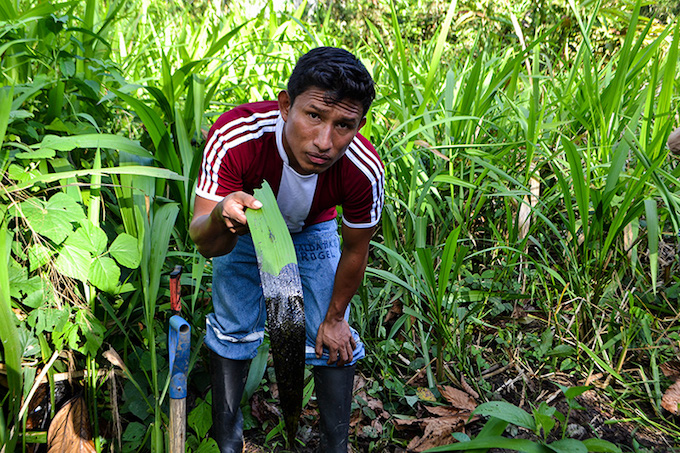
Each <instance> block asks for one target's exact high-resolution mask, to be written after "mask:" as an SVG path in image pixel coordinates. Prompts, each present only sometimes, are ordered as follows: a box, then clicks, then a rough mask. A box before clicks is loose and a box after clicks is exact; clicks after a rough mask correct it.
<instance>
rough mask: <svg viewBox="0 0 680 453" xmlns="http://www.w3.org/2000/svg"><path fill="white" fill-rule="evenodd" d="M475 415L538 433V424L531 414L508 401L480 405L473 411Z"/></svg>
mask: <svg viewBox="0 0 680 453" xmlns="http://www.w3.org/2000/svg"><path fill="white" fill-rule="evenodd" d="M473 414H477V415H485V416H487V417H496V418H500V419H501V420H505V421H506V422H508V423H512V424H513V425H517V426H521V427H522V428H526V429H528V430H531V431H536V422H535V421H534V418H533V417H532V416H531V414H529V413H528V412H527V411H525V410H524V409H521V408H519V407H517V406H515V405H514V404H510V403H508V402H506V401H489V402H488V403H484V404H480V405H479V406H477V408H476V409H475V410H474V411H473Z"/></svg>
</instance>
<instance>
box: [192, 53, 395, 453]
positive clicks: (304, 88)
mask: <svg viewBox="0 0 680 453" xmlns="http://www.w3.org/2000/svg"><path fill="white" fill-rule="evenodd" d="M374 97H375V90H374V87H373V80H372V78H371V76H370V74H369V73H368V71H367V70H366V68H365V67H364V65H363V64H362V63H361V62H360V61H359V60H358V59H357V58H356V57H355V56H354V55H352V54H351V53H349V52H347V51H345V50H341V49H336V48H331V47H320V48H316V49H313V50H311V51H310V52H308V53H307V54H305V55H304V56H302V57H301V58H300V60H299V61H298V63H297V64H296V66H295V68H294V70H293V73H292V74H291V77H290V79H289V82H288V89H287V90H285V91H282V92H281V93H279V95H278V102H276V101H272V102H258V103H253V104H246V105H242V106H240V107H237V108H235V109H233V110H231V111H229V112H227V113H225V114H223V115H222V116H221V117H220V118H219V119H218V120H217V122H216V123H215V124H214V125H213V127H212V128H211V130H210V133H209V135H208V141H207V143H206V147H205V151H204V155H203V162H202V165H201V172H200V175H199V178H198V183H197V188H196V202H195V207H194V217H193V220H192V222H191V227H190V233H191V237H192V239H193V240H194V242H195V243H196V245H197V247H198V249H199V251H200V252H201V254H203V255H204V256H206V257H214V259H213V305H214V313H211V314H210V315H209V316H208V318H207V321H206V339H205V342H206V345H207V346H208V348H209V349H210V350H211V365H212V373H211V374H212V386H213V437H214V438H215V439H216V440H217V443H218V444H219V446H220V450H221V451H222V452H223V453H225V452H233V451H241V450H242V448H243V430H242V415H241V413H240V410H239V403H240V401H241V397H242V394H243V387H244V383H245V379H246V376H247V369H248V365H249V362H250V360H251V359H252V358H253V357H255V355H256V354H257V351H256V350H257V347H258V346H259V345H260V344H261V343H262V339H263V337H264V325H265V319H266V314H265V302H264V297H263V295H262V289H261V287H260V280H259V274H258V269H257V262H256V257H255V252H254V249H253V245H252V239H251V238H250V235H249V234H248V227H247V224H246V215H245V211H246V209H259V208H260V207H261V206H262V205H261V203H260V202H259V201H258V200H256V199H255V198H254V197H253V196H252V193H253V189H255V188H257V187H259V186H260V185H261V184H262V181H263V180H266V181H268V182H269V184H270V185H271V187H272V189H273V190H274V193H275V194H276V196H277V203H278V205H279V208H280V209H281V212H282V214H283V216H284V219H285V220H286V224H287V225H288V228H289V230H290V232H291V234H292V238H293V243H294V244H295V249H296V254H297V259H298V266H299V269H300V277H301V281H302V286H303V297H304V306H305V318H306V335H307V339H306V343H307V344H306V363H307V364H309V365H312V366H313V367H314V368H313V374H314V380H315V388H316V396H317V402H318V404H319V411H320V423H319V424H320V438H321V451H325V452H342V453H345V452H346V451H347V436H348V428H349V416H350V408H351V398H352V384H353V380H354V369H355V364H356V361H357V360H359V359H361V358H362V357H363V356H364V355H365V352H364V346H363V344H362V343H361V341H360V339H359V336H358V334H357V333H356V331H354V330H353V329H352V328H351V327H350V326H349V324H348V322H347V320H348V318H349V303H350V300H351V298H352V296H353V295H354V293H355V292H356V290H357V288H358V287H359V284H360V283H361V280H362V278H363V275H364V271H365V269H366V263H367V260H368V247H369V241H370V239H371V236H372V235H373V232H374V230H375V227H376V225H377V224H378V221H379V220H380V214H381V210H382V206H383V185H384V171H383V164H382V162H381V161H380V158H379V156H378V154H377V153H376V151H375V149H374V148H373V146H372V145H371V144H370V143H369V142H368V140H366V139H365V138H364V137H362V136H361V135H360V134H359V130H360V129H361V128H362V127H363V125H364V124H365V122H366V118H365V115H366V113H367V112H368V109H369V107H370V105H371V103H372V101H373V99H374ZM338 205H340V206H342V242H343V244H342V250H340V240H339V237H338V235H337V222H336V220H335V219H336V216H337V212H336V206H338Z"/></svg>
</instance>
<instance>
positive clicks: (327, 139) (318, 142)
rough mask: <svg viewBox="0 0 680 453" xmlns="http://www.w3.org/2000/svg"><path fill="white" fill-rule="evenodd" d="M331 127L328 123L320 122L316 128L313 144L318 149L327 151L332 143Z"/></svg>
mask: <svg viewBox="0 0 680 453" xmlns="http://www.w3.org/2000/svg"><path fill="white" fill-rule="evenodd" d="M332 132H333V128H332V125H330V124H322V125H321V126H319V129H318V130H317V133H316V137H315V138H314V145H315V146H316V147H317V148H318V149H319V151H328V150H330V149H331V146H332V145H333V139H332V136H331V134H332Z"/></svg>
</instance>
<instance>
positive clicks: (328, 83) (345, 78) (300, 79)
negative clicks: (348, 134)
mask: <svg viewBox="0 0 680 453" xmlns="http://www.w3.org/2000/svg"><path fill="white" fill-rule="evenodd" d="M309 88H319V89H321V90H324V91H326V92H327V94H328V101H329V103H335V102H340V101H342V100H343V99H352V100H354V101H358V102H360V103H361V105H362V107H363V110H364V112H363V114H364V115H366V112H368V109H369V107H371V103H372V102H373V99H375V88H374V87H373V79H372V78H371V75H370V74H369V73H368V71H367V70H366V67H365V66H364V65H363V63H361V61H359V59H358V58H357V57H355V56H354V55H352V54H351V53H349V52H348V51H346V50H343V49H338V48H336V47H317V48H315V49H312V50H310V51H309V52H307V53H306V54H304V55H303V56H302V57H300V59H299V60H298V62H297V64H296V65H295V68H294V69H293V73H292V74H291V75H290V79H289V80H288V95H289V96H290V102H291V104H292V103H293V102H295V98H296V97H297V96H298V95H300V94H302V93H304V92H305V91H306V90H308V89H309Z"/></svg>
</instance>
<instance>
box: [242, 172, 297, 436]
mask: <svg viewBox="0 0 680 453" xmlns="http://www.w3.org/2000/svg"><path fill="white" fill-rule="evenodd" d="M255 198H257V199H258V200H260V201H261V202H262V208H260V209H256V210H248V211H247V213H246V215H247V217H248V225H249V227H250V233H251V236H252V238H253V244H254V246H255V253H256V255H257V262H258V268H259V271H260V280H261V283H262V293H263V294H264V298H265V301H266V304H267V330H268V332H269V340H270V343H271V350H272V356H273V358H274V373H275V374H276V381H277V383H278V387H279V400H280V404H281V411H282V412H283V418H284V422H285V426H286V433H287V443H288V446H289V447H290V446H292V445H294V440H295V434H296V432H297V427H298V421H299V419H300V413H301V412H302V394H303V390H304V371H305V312H304V303H303V299H302V283H301V281H300V271H299V269H298V264H297V258H296V257H295V247H294V246H293V240H292V239H291V237H290V232H289V231H288V227H287V226H286V223H285V221H284V220H283V216H282V215H281V212H280V211H279V207H278V205H277V203H276V198H275V197H274V193H273V192H272V190H271V188H270V187H269V184H267V182H266V181H265V182H264V183H263V184H262V189H257V190H255Z"/></svg>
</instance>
